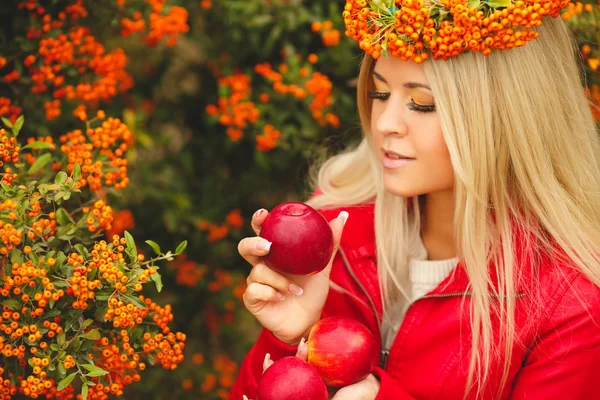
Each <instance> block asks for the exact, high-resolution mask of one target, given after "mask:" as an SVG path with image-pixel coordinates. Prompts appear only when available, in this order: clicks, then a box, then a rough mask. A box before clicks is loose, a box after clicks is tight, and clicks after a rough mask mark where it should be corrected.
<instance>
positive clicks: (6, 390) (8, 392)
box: [0, 366, 17, 400]
mask: <svg viewBox="0 0 600 400" xmlns="http://www.w3.org/2000/svg"><path fill="white" fill-rule="evenodd" d="M15 394H17V386H16V385H13V383H12V382H11V380H10V379H9V378H8V377H7V378H5V377H4V368H3V367H2V366H0V400H11V398H12V396H14V395H15Z"/></svg>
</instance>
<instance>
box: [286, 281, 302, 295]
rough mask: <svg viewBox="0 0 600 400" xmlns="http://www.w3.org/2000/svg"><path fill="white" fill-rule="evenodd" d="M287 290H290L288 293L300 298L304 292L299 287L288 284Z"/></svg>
mask: <svg viewBox="0 0 600 400" xmlns="http://www.w3.org/2000/svg"><path fill="white" fill-rule="evenodd" d="M289 289H290V292H291V293H292V294H295V295H296V296H302V293H304V290H302V288H301V287H298V286H296V285H294V284H293V283H290V286H289Z"/></svg>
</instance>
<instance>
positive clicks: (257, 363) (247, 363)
mask: <svg viewBox="0 0 600 400" xmlns="http://www.w3.org/2000/svg"><path fill="white" fill-rule="evenodd" d="M297 351H298V347H297V346H289V345H287V344H285V343H283V342H282V341H280V340H279V339H277V338H276V337H275V336H273V334H272V333H271V331H269V330H268V329H264V328H263V330H262V332H261V333H260V336H259V337H258V340H257V341H256V344H255V345H254V346H253V347H252V348H251V349H250V351H249V352H248V354H247V355H246V358H244V361H243V362H242V366H241V367H240V371H239V374H238V377H237V378H236V381H235V383H234V384H233V387H232V388H231V391H230V392H229V400H242V398H243V397H242V396H243V395H246V396H247V397H248V398H249V399H256V388H257V386H258V381H259V379H260V376H261V375H262V370H263V362H264V360H265V355H266V354H267V353H269V354H270V355H271V360H273V361H277V360H279V359H280V358H283V357H287V356H293V355H296V352H297Z"/></svg>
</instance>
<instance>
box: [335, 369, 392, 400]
mask: <svg viewBox="0 0 600 400" xmlns="http://www.w3.org/2000/svg"><path fill="white" fill-rule="evenodd" d="M380 386H381V384H380V383H379V380H378V379H377V378H376V377H375V375H373V374H369V375H368V376H367V377H366V378H365V379H363V380H362V381H360V382H356V383H354V384H352V385H348V386H344V387H343V388H341V389H340V390H338V391H337V393H336V394H335V395H334V396H333V397H332V398H331V400H375V399H376V398H377V393H379V387H380Z"/></svg>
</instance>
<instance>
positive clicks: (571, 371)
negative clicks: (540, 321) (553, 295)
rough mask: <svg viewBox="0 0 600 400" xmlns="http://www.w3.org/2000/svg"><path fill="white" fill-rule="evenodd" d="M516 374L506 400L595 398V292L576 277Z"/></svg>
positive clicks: (598, 351) (599, 346) (599, 378)
mask: <svg viewBox="0 0 600 400" xmlns="http://www.w3.org/2000/svg"><path fill="white" fill-rule="evenodd" d="M543 332H545V333H544V334H542V336H541V337H540V338H539V340H538V342H537V344H536V345H535V346H534V347H533V348H532V349H531V351H530V353H529V356H528V357H527V359H526V362H525V365H524V366H523V367H522V369H521V371H520V372H519V374H518V375H517V379H516V382H515V385H514V387H513V392H512V396H511V400H522V399H540V400H541V399H566V400H575V399H582V400H583V399H596V398H598V393H599V392H598V382H600V368H598V364H600V288H598V287H597V286H596V285H594V284H593V283H592V282H590V281H589V280H588V279H587V278H586V277H585V276H583V275H581V274H579V275H578V276H577V277H576V278H575V279H574V280H573V281H572V282H571V284H570V286H569V287H568V288H567V290H566V291H565V294H564V295H563V297H562V299H561V300H560V301H559V302H558V305H557V307H556V308H555V310H554V311H553V312H552V314H551V316H550V319H549V323H548V325H547V326H546V327H545V328H544V330H543Z"/></svg>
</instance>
